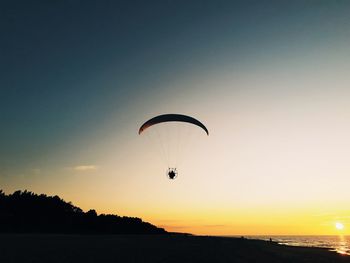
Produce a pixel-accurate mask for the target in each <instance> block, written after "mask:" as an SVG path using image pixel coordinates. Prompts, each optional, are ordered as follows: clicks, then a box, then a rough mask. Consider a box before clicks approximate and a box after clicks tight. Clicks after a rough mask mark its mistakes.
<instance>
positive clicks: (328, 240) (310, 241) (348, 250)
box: [248, 235, 350, 255]
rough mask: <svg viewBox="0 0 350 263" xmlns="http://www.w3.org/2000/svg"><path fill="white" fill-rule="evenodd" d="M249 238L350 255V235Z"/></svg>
mask: <svg viewBox="0 0 350 263" xmlns="http://www.w3.org/2000/svg"><path fill="white" fill-rule="evenodd" d="M248 238H253V239H263V240H270V238H271V239H272V240H273V241H275V242H277V243H279V244H282V245H288V246H303V247H321V248H328V249H330V250H331V251H336V252H337V253H339V254H343V255H350V236H343V235H339V236H249V237H248Z"/></svg>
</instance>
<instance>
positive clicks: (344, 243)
mask: <svg viewBox="0 0 350 263" xmlns="http://www.w3.org/2000/svg"><path fill="white" fill-rule="evenodd" d="M348 239H349V237H348V238H346V237H344V236H342V235H340V236H339V242H338V245H337V246H336V247H335V249H334V250H335V251H336V252H338V253H339V254H343V255H350V243H349V240H348Z"/></svg>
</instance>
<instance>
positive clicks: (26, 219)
mask: <svg viewBox="0 0 350 263" xmlns="http://www.w3.org/2000/svg"><path fill="white" fill-rule="evenodd" d="M0 232H37V233H81V234H83V233H95V234H102V233H103V234H108V233H109V234H165V233H167V232H166V231H165V230H164V229H162V228H157V227H156V226H154V225H152V224H150V223H147V222H143V221H142V220H141V219H140V218H135V217H125V216H123V217H120V216H117V215H105V214H102V215H97V213H96V211H95V210H89V211H88V212H86V213H84V212H83V210H82V209H80V208H79V207H76V206H74V205H73V204H72V203H71V202H68V203H67V202H65V201H64V200H62V199H61V198H60V197H58V196H57V195H56V196H47V195H45V194H40V195H37V194H35V193H33V192H30V191H27V190H24V191H15V192H14V193H13V194H9V195H6V194H5V193H4V192H3V191H2V190H0Z"/></svg>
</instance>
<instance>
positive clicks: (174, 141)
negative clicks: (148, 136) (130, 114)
mask: <svg viewBox="0 0 350 263" xmlns="http://www.w3.org/2000/svg"><path fill="white" fill-rule="evenodd" d="M174 123H178V124H180V126H181V127H178V126H171V125H170V124H174ZM160 126H162V128H163V130H158V127H160ZM188 126H190V127H188ZM189 128H190V129H198V128H199V130H202V131H204V133H205V134H206V135H209V131H208V129H207V127H206V126H205V125H204V124H203V123H202V122H200V121H199V120H197V119H195V118H193V117H191V116H187V115H182V114H163V115H159V116H156V117H153V118H151V119H149V120H148V121H146V122H145V123H143V124H142V125H141V127H140V128H139V131H138V133H139V135H142V134H144V133H147V132H149V130H155V132H154V137H155V138H154V139H153V141H157V144H159V146H160V147H159V148H160V152H161V155H162V157H164V159H166V163H167V165H168V168H167V171H166V175H167V177H168V178H169V179H171V180H173V179H175V178H176V177H177V175H178V170H177V161H178V159H179V156H178V155H180V154H179V152H180V150H181V149H180V148H181V146H185V145H184V144H185V143H184V142H183V141H184V140H189V138H190V135H189V134H190V132H191V131H190V132H187V129H189ZM159 129H160V128H159ZM149 133H150V132H149ZM202 134H203V133H202Z"/></svg>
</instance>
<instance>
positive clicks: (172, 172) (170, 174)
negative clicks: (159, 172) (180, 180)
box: [168, 169, 176, 179]
mask: <svg viewBox="0 0 350 263" xmlns="http://www.w3.org/2000/svg"><path fill="white" fill-rule="evenodd" d="M168 177H169V179H175V177H176V169H169V172H168Z"/></svg>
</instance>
